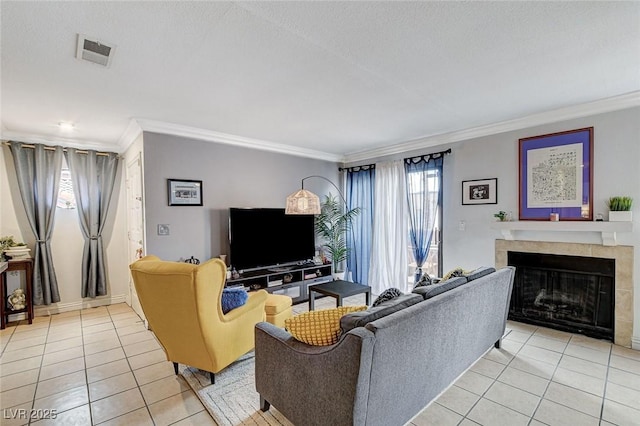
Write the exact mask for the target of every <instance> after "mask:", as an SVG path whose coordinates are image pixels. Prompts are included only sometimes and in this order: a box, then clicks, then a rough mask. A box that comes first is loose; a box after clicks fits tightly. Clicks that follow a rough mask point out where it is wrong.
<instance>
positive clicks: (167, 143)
mask: <svg viewBox="0 0 640 426" xmlns="http://www.w3.org/2000/svg"><path fill="white" fill-rule="evenodd" d="M309 175H321V176H324V177H326V178H328V179H331V180H332V181H333V182H334V183H336V184H338V177H339V175H338V164H337V163H332V162H328V161H321V160H313V159H309V158H303V157H297V156H292V155H286V154H278V153H272V152H266V151H259V150H254V149H247V148H241V147H235V146H231V145H225V144H217V143H211V142H204V141H200V140H194V139H188V138H181V137H176V136H171V135H164V134H157V133H148V132H145V133H144V190H145V220H146V223H145V227H146V252H147V253H148V254H155V255H157V256H159V257H160V258H163V259H167V260H179V259H180V258H188V257H190V256H195V257H196V258H198V259H200V260H201V261H203V260H206V259H209V258H211V257H217V256H218V255H220V254H228V229H229V226H228V220H229V213H228V211H229V210H228V209H229V207H279V208H284V206H285V199H286V197H287V195H289V194H290V193H292V192H294V191H296V190H298V189H300V181H301V179H302V178H304V177H306V176H309ZM169 178H176V179H194V180H202V188H203V204H204V206H203V207H197V206H174V207H169V206H168V203H167V179H169ZM305 188H306V189H309V190H311V191H313V192H315V193H316V194H318V195H319V196H321V198H322V195H324V194H327V193H328V192H329V191H330V190H331V192H332V193H333V194H335V190H334V189H333V188H329V184H327V183H325V182H324V181H322V180H321V179H309V180H307V181H306V182H305ZM158 224H169V225H170V228H171V234H170V235H169V236H158V233H157V226H158ZM292 237H293V236H291V235H283V241H280V242H276V241H257V242H256V244H257V245H258V248H259V249H261V250H273V249H274V248H275V245H276V244H277V243H282V242H284V243H285V244H286V239H287V238H292Z"/></svg>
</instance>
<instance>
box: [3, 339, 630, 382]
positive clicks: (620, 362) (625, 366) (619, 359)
mask: <svg viewBox="0 0 640 426" xmlns="http://www.w3.org/2000/svg"><path fill="white" fill-rule="evenodd" d="M9 344H11V343H9ZM609 365H610V366H611V367H613V368H617V369H618V370H624V371H628V372H629V373H633V374H638V375H640V361H636V360H635V359H632V358H627V357H623V356H619V355H611V362H610V364H609Z"/></svg>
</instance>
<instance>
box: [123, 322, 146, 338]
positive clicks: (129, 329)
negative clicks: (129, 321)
mask: <svg viewBox="0 0 640 426" xmlns="http://www.w3.org/2000/svg"><path fill="white" fill-rule="evenodd" d="M116 331H117V332H118V336H126V335H127V334H133V333H140V332H141V331H147V328H146V327H145V326H144V325H142V324H134V325H128V326H126V327H118V328H117V329H116Z"/></svg>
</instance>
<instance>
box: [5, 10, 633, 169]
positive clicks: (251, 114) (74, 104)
mask: <svg viewBox="0 0 640 426" xmlns="http://www.w3.org/2000/svg"><path fill="white" fill-rule="evenodd" d="M0 7H1V10H0V12H1V24H2V29H1V31H2V32H1V36H2V39H1V47H2V69H1V71H2V74H1V83H2V84H1V90H2V92H1V107H2V110H1V113H2V137H3V139H9V138H12V139H17V140H24V141H57V142H59V143H63V144H72V145H74V146H81V147H85V146H86V147H98V148H102V149H113V150H118V151H121V150H122V149H123V148H124V147H126V145H127V143H128V142H130V140H129V139H130V137H131V136H132V135H133V134H135V132H136V130H139V128H142V129H144V130H150V131H151V130H157V131H167V132H169V133H171V132H174V133H176V134H185V135H195V136H196V137H198V135H199V136H201V137H202V138H204V139H218V140H221V141H227V142H229V143H239V144H244V145H252V144H256V145H258V146H262V147H263V148H264V147H266V148H267V149H268V148H269V147H272V148H273V147H275V148H273V149H276V150H284V151H286V150H287V149H289V150H290V151H291V152H294V153H297V154H299V155H310V156H314V155H317V156H318V157H322V156H323V155H324V157H325V158H336V159H338V158H347V159H355V158H365V157H367V155H368V154H370V153H373V152H382V151H381V150H389V149H390V147H397V146H408V145H407V144H412V143H413V144H414V145H411V146H416V145H415V144H416V143H418V144H420V143H423V144H427V145H428V144H429V143H430V144H431V145H434V144H436V142H437V141H438V140H445V139H446V138H444V137H443V138H441V139H438V137H437V136H436V137H434V135H443V134H444V135H446V134H449V135H451V134H459V135H462V134H467V133H468V134H472V133H473V129H478V128H480V129H482V128H491V126H490V125H494V124H496V123H498V125H497V126H498V127H496V129H499V128H500V127H499V125H500V123H505V122H510V121H512V122H513V121H514V120H516V122H517V119H522V118H523V117H524V118H526V117H532V116H533V117H536V116H538V117H546V118H545V119H549V120H553V117H554V116H560V115H561V113H560V112H558V114H555V115H554V114H553V113H549V111H553V110H560V111H568V110H567V108H569V109H571V108H582V109H578V110H576V111H588V110H589V108H586V109H585V108H584V107H583V105H584V104H588V103H590V102H591V103H593V101H599V100H603V99H605V100H606V99H608V98H612V97H614V102H611V101H610V102H609V103H608V104H607V107H606V108H609V109H615V108H620V105H625V106H628V105H629V104H632V105H637V104H640V3H639V2H608V1H606V2H580V1H578V2H574V1H569V2H519V1H517V2H433V1H428V2H427V1H425V2H391V1H390V2H185V1H183V2H179V1H175V2H154V1H152V2H131V1H123V2H106V1H93V2H64V1H63V2H54V1H35V2H23V1H16V2H11V1H2V3H1V4H0ZM78 33H81V34H85V35H87V36H90V37H95V38H97V39H99V40H101V41H104V42H106V43H112V44H115V45H116V46H117V47H116V50H115V55H114V57H113V60H112V64H111V66H110V67H109V68H104V67H100V66H98V65H94V64H90V63H88V62H83V61H80V60H78V59H76V58H75V49H76V39H77V34H78ZM620 95H624V96H622V97H621V96H620ZM618 99H622V100H623V101H624V102H617V101H616V100H618ZM597 104H598V103H597V102H596V103H595V104H594V105H597ZM588 105H591V104H588ZM540 114H542V115H540ZM544 114H546V115H544ZM136 119H137V121H136ZM61 121H66V122H72V123H74V124H75V129H74V130H72V131H70V132H63V131H61V130H60V129H59V128H58V126H57V124H58V123H59V122H61ZM461 131H462V132H461ZM456 132H457V133H456ZM465 132H467V133H465ZM469 132H471V133H469ZM416 141H417V142H416ZM428 141H431V142H428ZM434 141H435V142H434ZM345 156H346V157H345Z"/></svg>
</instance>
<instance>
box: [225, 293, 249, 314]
mask: <svg viewBox="0 0 640 426" xmlns="http://www.w3.org/2000/svg"><path fill="white" fill-rule="evenodd" d="M247 299H249V293H247V290H245V289H244V288H242V287H230V288H224V289H222V312H223V313H225V314H226V313H227V312H229V311H230V310H232V309H235V308H239V307H240V306H242V305H244V304H245V303H247Z"/></svg>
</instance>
